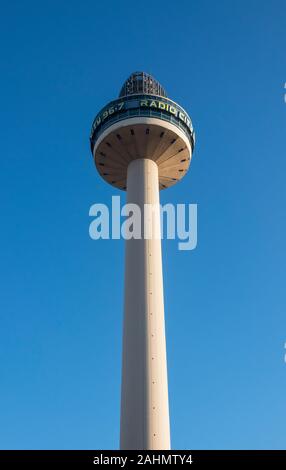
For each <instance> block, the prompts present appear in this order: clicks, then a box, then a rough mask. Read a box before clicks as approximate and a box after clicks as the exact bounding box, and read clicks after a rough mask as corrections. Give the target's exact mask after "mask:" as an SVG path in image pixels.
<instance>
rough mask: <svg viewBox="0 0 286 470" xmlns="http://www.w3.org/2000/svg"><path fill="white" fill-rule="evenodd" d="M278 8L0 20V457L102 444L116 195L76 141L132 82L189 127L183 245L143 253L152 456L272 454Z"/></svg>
mask: <svg viewBox="0 0 286 470" xmlns="http://www.w3.org/2000/svg"><path fill="white" fill-rule="evenodd" d="M285 18H286V5H285V1H283V0H281V1H279V0H273V1H272V2H270V1H265V0H264V1H263V0H239V1H238V0H236V1H232V2H230V1H227V0H225V1H216V2H215V1H212V0H209V1H207V0H201V1H198V0H197V1H195V0H192V1H190V0H188V1H187V0H186V1H180V0H179V1H177V2H173V1H168V0H164V1H163V0H160V1H156V2H151V3H150V2H149V3H146V2H128V1H124V0H120V1H102V2H96V1H94V0H93V1H89V0H88V1H82V2H78V1H74V0H69V1H59V0H57V1H54V0H52V1H48V2H45V3H44V2H36V1H32V0H27V1H25V2H22V1H13V2H5V3H4V2H2V5H1V20H0V21H1V28H0V48H1V63H0V68H1V91H0V99H1V107H0V121H1V122H0V129H1V171H0V192H1V203H2V204H1V264H0V269H1V271H0V276H1V298H0V314H1V324H0V447H1V448H9V449H14V448H19V449H46V448H47V449H58V448H59V449H92V448H94V449H97V448H98V449H100V448H101V449H112V448H118V440H119V408H120V373H121V337H122V310H123V260H124V242H123V241H106V240H105V241H93V240H91V239H90V238H89V233H88V229H89V224H90V222H91V220H90V218H89V216H88V213H89V208H90V206H91V205H92V204H93V203H95V202H102V203H106V204H110V201H111V196H112V195H119V194H122V195H124V194H123V193H121V192H120V191H117V190H115V189H113V188H112V187H111V186H109V185H107V184H106V183H104V181H103V180H101V179H100V177H99V176H98V175H97V172H96V170H95V167H94V164H93V161H92V157H91V153H90V148H89V132H90V127H91V124H92V120H93V118H94V116H95V114H96V113H97V111H98V110H99V109H100V108H101V107H102V106H103V105H105V104H106V103H107V102H108V101H110V100H112V99H115V98H116V97H117V95H118V93H119V90H120V88H121V86H122V84H123V82H124V80H125V79H126V78H127V77H128V75H129V74H130V73H131V72H133V71H135V70H144V71H146V72H149V73H151V74H153V75H154V76H155V77H156V78H157V79H158V80H159V81H160V82H161V83H162V85H163V86H164V87H165V88H166V90H167V92H168V95H169V97H170V98H172V99H174V100H175V101H177V102H178V103H179V104H181V105H182V106H183V107H185V108H186V110H187V111H188V112H189V113H190V115H191V117H192V119H193V124H194V127H195V130H196V136H197V145H196V148H195V153H194V156H193V160H192V164H191V168H190V171H189V173H188V175H187V176H186V177H185V178H184V179H183V181H182V182H180V183H179V184H177V185H176V186H175V187H173V188H171V189H169V190H166V191H164V192H163V193H162V202H164V203H165V202H185V203H197V204H198V246H197V248H196V250H194V251H189V252H188V251H178V249H177V241H164V242H163V249H164V255H163V262H164V283H165V304H166V305H165V314H166V328H167V346H168V369H169V393H170V414H171V432H172V447H173V448H177V449H190V448H193V449H240V448H242V449H248V448H256V449H265V448H268V449H277V448H282V449H285V448H286V446H285V420H286V363H285V362H284V354H285V353H286V349H285V347H284V343H285V342H286V316H285V303H286V302H285V300H286V299H285V262H286V259H285V228H286V223H285V204H286V200H285V199H286V198H285V170H286V163H285V160H286V152H285V150H286V144H285V123H286V122H285V118H286V103H285V101H284V93H285V92H286V89H284V83H285V82H286V67H285V66H286V59H285V57H286V56H285V43H286V32H285Z"/></svg>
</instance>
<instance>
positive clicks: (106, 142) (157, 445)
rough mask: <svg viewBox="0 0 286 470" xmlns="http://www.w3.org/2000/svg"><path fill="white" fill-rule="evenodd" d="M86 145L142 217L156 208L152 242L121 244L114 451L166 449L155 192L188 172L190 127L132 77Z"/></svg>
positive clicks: (155, 85) (153, 87)
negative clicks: (117, 426)
mask: <svg viewBox="0 0 286 470" xmlns="http://www.w3.org/2000/svg"><path fill="white" fill-rule="evenodd" d="M90 141H91V150H92V154H93V157H94V161H95V164H96V168H97V170H98V172H99V174H100V176H102V178H103V179H104V180H105V181H106V182H107V183H109V184H111V185H113V186H115V187H116V188H118V189H122V190H126V191H127V202H128V203H133V204H137V205H138V206H139V207H140V209H141V213H142V214H144V205H145V204H152V205H153V207H154V208H155V210H154V212H153V215H152V214H151V216H150V213H149V215H147V216H146V215H145V220H143V223H142V227H143V226H144V224H145V229H147V232H148V230H149V229H150V230H151V236H150V235H149V237H147V238H146V237H145V238H144V236H143V237H142V238H141V239H135V238H131V239H130V240H126V255H125V256H126V258H125V302H124V332H123V356H122V387H121V423H120V448H121V449H170V425H169V404H168V380H167V361H166V341H165V320H164V300H163V276H162V255H161V240H160V239H159V237H158V233H159V234H160V209H159V190H162V189H165V188H169V187H170V186H173V185H174V184H176V183H177V182H178V181H179V180H180V179H181V178H183V176H185V174H186V172H187V170H188V168H189V165H190V160H191V156H192V151H193V148H194V132H193V127H192V122H191V119H190V117H189V116H188V114H187V113H186V111H185V110H184V109H183V108H182V107H181V106H179V105H178V104H177V103H175V102H174V101H172V100H170V99H169V98H167V95H166V92H165V90H164V88H163V87H162V86H161V85H160V83H159V82H157V81H156V80H155V79H154V78H153V77H152V76H151V75H149V74H146V73H144V72H135V73H133V74H132V75H131V76H130V77H129V78H128V79H127V80H126V82H125V83H124V85H123V87H122V89H121V91H120V94H119V98H118V99H116V100H114V101H111V102H110V103H108V104H107V105H106V106H105V107H104V108H103V109H102V110H101V111H100V112H99V113H98V114H97V116H96V118H95V119H94V122H93V125H92V131H91V137H90ZM143 218H144V216H143ZM149 233H150V232H149Z"/></svg>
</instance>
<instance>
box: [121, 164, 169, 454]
mask: <svg viewBox="0 0 286 470" xmlns="http://www.w3.org/2000/svg"><path fill="white" fill-rule="evenodd" d="M127 202H128V203H135V204H138V205H139V207H140V208H141V211H142V214H143V213H144V204H155V205H157V208H156V210H155V211H154V212H153V217H152V222H153V224H152V235H151V238H150V239H144V238H141V239H140V240H138V239H131V240H127V241H126V242H125V243H126V255H125V256H126V257H125V262H126V265H125V305H124V328H123V358H122V389H121V426H120V448H121V449H137V450H138V449H139V450H140V449H156V450H158V449H170V427H169V404H168V381H167V360H166V341H165V319H164V299H163V278H162V254H161V239H160V237H158V235H160V211H159V181H158V167H157V164H156V163H155V162H153V161H152V160H150V159H145V158H144V159H143V158H142V159H137V160H133V161H132V162H131V163H130V164H129V166H128V171H127ZM142 219H143V217H142ZM145 224H146V225H147V226H148V227H149V228H150V213H149V215H148V216H147V217H146V220H145ZM142 230H143V229H142Z"/></svg>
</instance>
